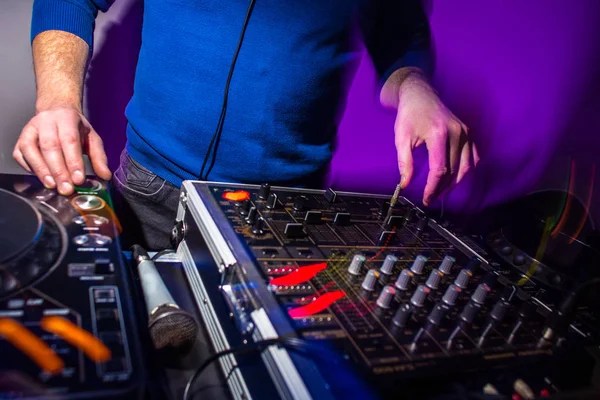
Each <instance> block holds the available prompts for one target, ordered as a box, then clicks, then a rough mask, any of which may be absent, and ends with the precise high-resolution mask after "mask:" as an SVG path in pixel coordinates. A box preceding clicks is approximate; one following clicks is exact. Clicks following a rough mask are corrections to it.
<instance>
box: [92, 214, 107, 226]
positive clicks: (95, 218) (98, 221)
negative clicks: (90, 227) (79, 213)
mask: <svg viewBox="0 0 600 400" xmlns="http://www.w3.org/2000/svg"><path fill="white" fill-rule="evenodd" d="M89 218H91V220H92V224H94V225H98V226H99V225H106V224H108V218H104V217H101V216H100V215H90V216H89Z"/></svg>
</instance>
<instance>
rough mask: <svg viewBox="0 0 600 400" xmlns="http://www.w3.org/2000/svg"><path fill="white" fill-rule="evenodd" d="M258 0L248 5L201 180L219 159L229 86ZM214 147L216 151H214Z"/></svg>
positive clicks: (205, 158) (205, 157)
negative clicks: (218, 151)
mask: <svg viewBox="0 0 600 400" xmlns="http://www.w3.org/2000/svg"><path fill="white" fill-rule="evenodd" d="M255 3H256V0H250V4H249V5H248V10H247V11H246V17H245V18H244V25H243V26H242V31H241V32H240V38H239V40H238V44H237V48H236V50H235V53H234V54H233V59H232V60H231V64H230V66H229V74H228V76H227V82H226V83H225V92H224V93H223V105H222V106H221V115H220V117H219V122H218V124H217V127H216V129H215V132H214V133H213V136H212V139H211V140H210V144H209V146H208V149H207V150H206V155H205V156H204V162H203V163H202V169H201V170H200V174H199V179H200V180H204V181H206V180H208V174H210V171H211V170H212V168H213V166H214V165H215V162H216V159H217V149H218V147H219V142H220V140H221V133H222V132H223V124H224V122H225V114H226V113H227V102H228V100H229V86H230V85H231V79H232V77H233V70H234V68H235V64H236V62H237V59H238V56H239V54H240V50H241V49H242V43H243V42H244V36H245V35H246V29H247V28H248V23H249V22H250V16H251V15H252V10H254V5H255ZM213 145H214V149H213ZM211 150H212V153H213V154H212V162H211V164H210V166H209V167H208V170H207V171H206V174H205V173H204V169H205V168H206V164H207V162H208V159H209V156H210V153H211Z"/></svg>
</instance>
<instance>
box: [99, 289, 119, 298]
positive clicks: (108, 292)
mask: <svg viewBox="0 0 600 400" xmlns="http://www.w3.org/2000/svg"><path fill="white" fill-rule="evenodd" d="M115 297H116V292H115V289H94V299H96V300H98V299H114V298H115Z"/></svg>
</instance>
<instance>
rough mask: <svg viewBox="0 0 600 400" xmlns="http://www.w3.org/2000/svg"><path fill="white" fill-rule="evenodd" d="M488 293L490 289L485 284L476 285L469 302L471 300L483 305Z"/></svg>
mask: <svg viewBox="0 0 600 400" xmlns="http://www.w3.org/2000/svg"><path fill="white" fill-rule="evenodd" d="M489 292H490V288H489V287H488V285H486V284H485V283H480V284H479V285H477V289H475V293H473V295H472V296H471V300H473V301H474V302H475V303H477V304H483V303H484V302H485V298H486V297H487V295H488V293H489Z"/></svg>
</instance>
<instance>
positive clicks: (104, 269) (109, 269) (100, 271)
mask: <svg viewBox="0 0 600 400" xmlns="http://www.w3.org/2000/svg"><path fill="white" fill-rule="evenodd" d="M114 272H115V265H114V264H113V263H112V262H110V261H108V260H97V261H96V265H95V269H94V273H96V275H110V274H112V273H114Z"/></svg>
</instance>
